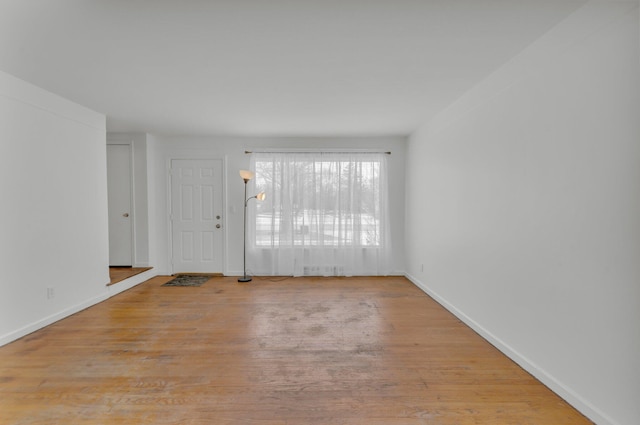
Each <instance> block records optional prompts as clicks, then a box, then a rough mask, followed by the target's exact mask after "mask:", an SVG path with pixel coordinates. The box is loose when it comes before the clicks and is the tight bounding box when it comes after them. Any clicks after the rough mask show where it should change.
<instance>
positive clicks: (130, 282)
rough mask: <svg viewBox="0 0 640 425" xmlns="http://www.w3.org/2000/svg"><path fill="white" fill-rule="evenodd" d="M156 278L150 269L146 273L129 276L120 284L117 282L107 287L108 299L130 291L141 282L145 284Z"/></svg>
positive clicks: (155, 274)
mask: <svg viewBox="0 0 640 425" xmlns="http://www.w3.org/2000/svg"><path fill="white" fill-rule="evenodd" d="M154 276H157V273H156V271H155V270H153V269H150V270H147V271H144V272H142V273H139V274H137V275H135V276H131V277H129V278H127V279H125V280H123V281H121V282H118V283H116V284H113V285H110V286H108V287H107V288H108V291H109V297H113V296H114V295H117V294H119V293H120V292H124V291H126V290H127V289H131V288H133V287H134V286H136V285H139V284H141V283H142V282H145V281H147V280H149V279H151V278H152V277H154Z"/></svg>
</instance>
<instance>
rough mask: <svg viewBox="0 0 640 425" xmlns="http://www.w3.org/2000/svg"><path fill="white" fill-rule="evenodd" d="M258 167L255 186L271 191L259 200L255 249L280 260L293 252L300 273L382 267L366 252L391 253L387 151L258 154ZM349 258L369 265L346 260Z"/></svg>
mask: <svg viewBox="0 0 640 425" xmlns="http://www.w3.org/2000/svg"><path fill="white" fill-rule="evenodd" d="M252 167H253V169H254V170H255V172H256V178H255V184H256V190H258V191H262V190H264V191H265V192H266V193H267V199H266V201H265V202H260V203H257V204H256V206H255V227H254V228H253V236H252V239H251V241H252V242H253V248H254V249H255V250H261V249H262V250H265V249H266V250H270V251H272V253H271V255H270V256H267V257H271V258H277V259H278V260H277V261H278V262H280V263H281V261H280V260H281V259H282V256H283V255H286V256H287V258H289V257H291V258H292V261H293V262H294V263H295V262H297V265H298V266H299V267H301V269H300V270H302V272H300V273H297V274H301V275H302V274H323V275H329V274H330V275H333V274H337V275H341V274H347V273H358V274H379V271H380V267H379V266H378V265H376V266H375V267H374V266H373V265H372V264H369V261H367V258H366V257H371V259H372V260H373V258H374V257H375V259H376V260H375V261H380V256H387V257H388V255H387V254H386V252H387V251H388V250H387V247H388V245H389V237H388V224H387V221H388V214H387V212H386V211H387V205H386V199H387V193H386V192H387V176H386V157H385V155H384V154H374V153H254V154H253V155H252ZM252 224H254V223H252ZM279 251H281V252H279ZM281 254H282V255H281ZM350 257H357V258H361V259H362V260H363V261H356V263H362V265H363V266H364V265H365V264H369V265H370V266H371V270H364V269H363V268H362V267H360V266H358V264H353V262H351V264H347V263H349V258H350ZM318 263H321V264H318ZM385 263H386V261H385ZM293 267H294V269H295V267H296V265H295V264H294V266H293ZM278 268H279V267H278ZM305 268H306V269H305ZM323 268H325V269H326V270H324V271H322V272H320V270H322V269H323ZM272 269H273V268H272ZM305 270H315V271H316V272H309V273H307V272H305ZM347 270H349V272H347ZM272 271H273V273H274V274H285V273H282V271H279V272H275V271H274V270H272ZM286 274H296V273H295V271H294V272H292V273H286Z"/></svg>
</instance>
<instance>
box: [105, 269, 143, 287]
mask: <svg viewBox="0 0 640 425" xmlns="http://www.w3.org/2000/svg"><path fill="white" fill-rule="evenodd" d="M147 270H151V267H117V266H114V267H109V279H110V280H111V281H110V282H109V283H108V284H107V286H109V285H113V284H114V283H118V282H122V281H123V280H125V279H128V278H130V277H132V276H135V275H137V274H140V273H143V272H146V271H147Z"/></svg>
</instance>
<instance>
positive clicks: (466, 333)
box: [0, 276, 591, 425]
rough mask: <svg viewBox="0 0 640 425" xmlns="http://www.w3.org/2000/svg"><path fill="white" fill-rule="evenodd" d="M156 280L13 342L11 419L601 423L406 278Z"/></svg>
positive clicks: (4, 360)
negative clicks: (173, 283) (193, 283)
mask: <svg viewBox="0 0 640 425" xmlns="http://www.w3.org/2000/svg"><path fill="white" fill-rule="evenodd" d="M170 279H171V278H170V277H168V276H166V277H156V278H153V279H151V280H149V281H148V282H145V283H143V284H142V285H139V286H137V287H134V288H132V289H130V290H128V291H126V292H123V293H122V294H119V295H117V296H115V297H113V298H111V299H109V300H107V301H105V302H103V303H101V304H98V305H96V306H94V307H91V308H89V309H87V310H85V311H82V312H80V313H78V314H75V315H73V316H71V317H69V318H67V319H64V320H62V321H60V322H58V323H55V324H53V325H51V326H49V327H47V328H45V329H42V330H40V331H38V332H35V333H33V334H31V335H28V336H26V337H24V338H22V339H20V340H18V341H15V342H13V343H11V344H9V345H6V346H4V347H1V348H0V424H3V425H4V424H12V425H14V424H102V425H105V424H182V425H187V424H189V425H196V424H197V425H205V424H207V425H209V424H223V425H229V424H239V425H240V424H242V425H252V424H260V425H276V424H278V425H298V424H332V425H336V424H338V425H340V424H367V425H398V424H407V425H409V424H462V425H464V424H519V425H526V424H563V425H566V424H588V423H591V422H589V421H588V420H587V419H586V418H584V417H583V416H582V415H580V414H579V413H578V412H577V411H576V410H574V409H573V408H572V407H570V406H569V405H567V403H565V402H564V401H563V400H562V399H560V398H559V397H558V396H556V395H555V394H554V393H552V392H551V391H550V390H549V389H547V388H546V387H545V386H544V385H542V384H541V383H539V382H538V381H536V380H535V379H534V378H532V377H531V376H530V375H529V374H528V373H526V372H525V371H523V370H522V369H521V368H520V367H518V366H517V365H516V364H514V363H513V362H512V361H511V360H509V359H508V358H506V357H505V356H504V355H502V354H501V353H500V352H499V351H497V350H496V349H495V348H494V347H493V346H491V345H490V344H489V343H487V342H486V341H485V340H483V339H482V338H480V337H479V336H478V335H476V334H475V333H474V332H473V331H472V330H470V329H469V328H468V327H466V326H465V325H464V324H462V323H461V322H460V321H459V320H458V319H456V318H455V317H454V316H452V315H451V314H450V313H448V312H447V311H446V310H444V309H443V308H442V307H441V306H440V305H438V304H437V303H436V302H434V301H433V300H432V299H431V298H429V297H428V296H426V295H425V294H424V293H423V292H421V291H420V290H419V289H417V288H416V287H414V286H413V285H412V284H411V283H410V282H409V281H407V280H406V279H404V278H401V277H388V278H341V279H329V278H287V279H273V280H271V279H266V278H254V280H253V282H250V283H246V284H240V283H238V282H237V281H236V278H226V277H216V278H212V279H210V280H209V281H208V282H206V283H205V284H204V285H203V286H201V287H162V286H161V285H162V284H163V283H164V282H166V281H168V280H170Z"/></svg>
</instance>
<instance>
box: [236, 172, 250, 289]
mask: <svg viewBox="0 0 640 425" xmlns="http://www.w3.org/2000/svg"><path fill="white" fill-rule="evenodd" d="M241 175H242V173H241ZM243 180H244V198H243V199H244V227H243V229H242V234H243V241H242V270H243V271H244V275H243V276H242V277H241V278H239V279H238V282H251V277H249V276H247V204H248V203H249V199H247V183H249V180H250V179H249V178H246V177H243Z"/></svg>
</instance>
